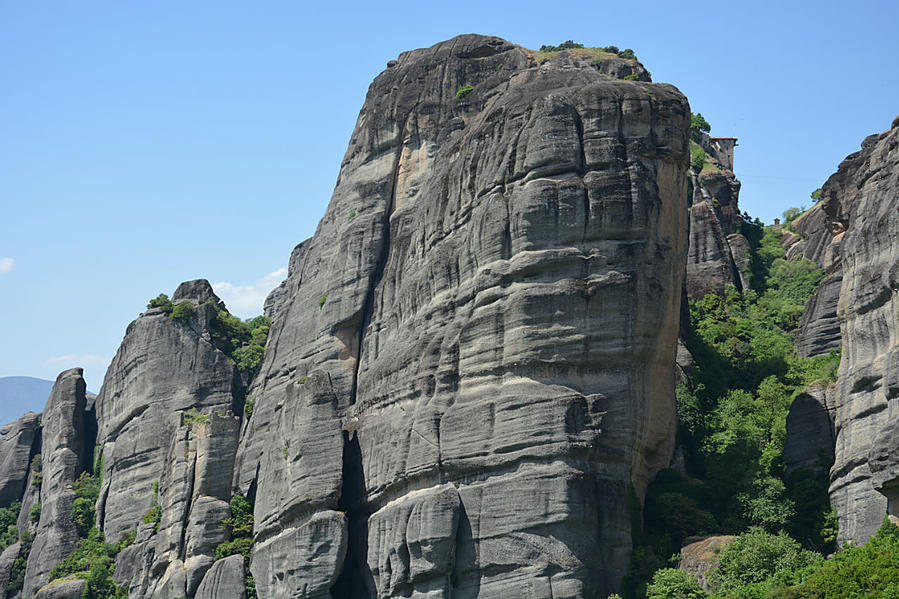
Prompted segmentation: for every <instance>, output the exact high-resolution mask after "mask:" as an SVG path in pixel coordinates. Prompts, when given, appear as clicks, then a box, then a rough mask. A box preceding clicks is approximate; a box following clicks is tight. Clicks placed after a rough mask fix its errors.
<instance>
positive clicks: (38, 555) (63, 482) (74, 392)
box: [23, 368, 93, 597]
mask: <svg viewBox="0 0 899 599" xmlns="http://www.w3.org/2000/svg"><path fill="white" fill-rule="evenodd" d="M82 374H83V370H82V369H81V368H73V369H72V370H67V371H65V372H63V373H62V374H60V375H59V377H57V379H56V384H55V385H53V391H52V392H51V393H50V398H49V399H48V400H47V407H46V408H44V412H43V417H42V426H43V438H44V443H43V449H42V451H43V452H44V453H43V454H42V456H43V480H42V483H41V494H40V496H41V518H40V521H39V522H38V525H37V531H36V533H35V536H34V544H33V545H32V546H31V554H30V555H29V557H28V566H27V568H26V569H25V585H24V587H23V588H24V596H25V597H29V596H31V594H32V590H33V589H35V588H38V587H40V586H42V585H43V584H44V583H46V582H48V580H49V574H50V571H51V570H52V569H53V566H54V565H56V564H57V563H58V562H60V561H62V560H63V559H64V558H66V557H67V556H68V555H69V553H71V552H72V550H73V549H75V545H76V543H77V542H78V538H79V536H78V529H77V528H76V527H75V523H74V522H72V517H71V516H72V505H73V504H74V501H75V492H74V491H73V490H72V485H73V484H74V482H75V481H76V480H77V479H78V476H79V475H80V474H81V473H82V472H84V471H85V470H86V469H88V468H89V466H90V460H91V456H92V454H93V443H92V441H93V440H92V439H90V438H89V435H88V431H89V430H90V427H89V425H88V423H87V413H86V412H85V397H84V392H85V383H84V378H83V377H82Z"/></svg>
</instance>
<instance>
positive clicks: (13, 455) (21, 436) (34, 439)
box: [0, 412, 41, 506]
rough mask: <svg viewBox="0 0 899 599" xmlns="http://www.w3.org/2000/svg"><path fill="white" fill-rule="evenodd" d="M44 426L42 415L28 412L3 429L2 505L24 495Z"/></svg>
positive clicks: (0, 453) (0, 450)
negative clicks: (41, 428)
mask: <svg viewBox="0 0 899 599" xmlns="http://www.w3.org/2000/svg"><path fill="white" fill-rule="evenodd" d="M40 426H41V417H40V415H39V414H35V413H34V412H28V413H27V414H25V415H24V416H22V417H21V418H19V419H18V420H17V421H15V422H11V423H9V424H7V425H6V426H4V427H3V428H2V429H0V506H5V505H9V504H10V503H12V502H13V501H19V500H20V499H21V498H22V494H23V493H24V491H25V483H26V482H27V481H28V474H29V472H30V470H31V460H32V458H33V457H34V453H35V452H34V449H35V447H36V445H37V444H38V443H39V441H40Z"/></svg>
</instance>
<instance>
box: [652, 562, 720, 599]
mask: <svg viewBox="0 0 899 599" xmlns="http://www.w3.org/2000/svg"><path fill="white" fill-rule="evenodd" d="M708 596H709V594H708V593H706V592H705V591H704V590H703V589H702V587H701V586H700V585H699V582H698V581H697V580H696V577H695V576H693V575H692V574H690V573H688V572H684V571H683V570H677V569H675V568H664V569H662V570H657V571H656V573H655V575H654V576H653V577H652V582H651V583H649V585H648V586H647V587H646V598H647V599H704V598H706V597H708Z"/></svg>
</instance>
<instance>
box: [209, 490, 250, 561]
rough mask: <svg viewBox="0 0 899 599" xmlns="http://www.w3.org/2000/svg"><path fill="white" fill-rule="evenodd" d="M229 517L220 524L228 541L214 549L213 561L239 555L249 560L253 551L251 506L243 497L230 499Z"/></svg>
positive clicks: (236, 496) (237, 496) (238, 496)
mask: <svg viewBox="0 0 899 599" xmlns="http://www.w3.org/2000/svg"><path fill="white" fill-rule="evenodd" d="M230 507H231V515H230V516H229V517H228V518H226V519H225V520H224V521H223V522H222V528H224V529H225V530H227V531H228V540H227V541H225V542H223V543H221V544H220V545H219V546H218V547H216V548H215V559H217V560H219V559H222V558H224V557H228V556H229V555H237V554H240V555H242V556H244V557H245V558H247V559H249V557H250V553H251V552H252V550H253V505H252V504H251V503H250V501H249V500H248V499H247V498H246V497H244V496H243V495H235V496H234V497H232V498H231V503H230Z"/></svg>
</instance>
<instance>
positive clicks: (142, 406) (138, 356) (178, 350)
mask: <svg viewBox="0 0 899 599" xmlns="http://www.w3.org/2000/svg"><path fill="white" fill-rule="evenodd" d="M172 301H173V302H174V303H180V302H188V303H189V304H190V305H191V306H192V307H193V311H192V313H190V314H189V315H188V316H187V317H186V318H181V319H174V318H172V317H171V316H170V315H168V314H167V313H166V312H165V311H164V310H163V309H162V308H152V309H149V310H147V311H146V312H144V313H143V314H142V315H141V316H140V317H139V318H138V319H137V320H135V321H134V322H132V323H131V324H130V325H129V326H128V330H127V332H126V334H125V339H124V340H123V341H122V345H121V346H120V347H119V350H118V353H117V354H116V356H115V358H113V360H112V363H111V364H110V366H109V370H108V371H107V373H106V378H105V380H104V381H103V387H102V389H101V391H100V394H99V396H98V397H97V400H96V405H95V409H96V414H97V420H98V423H99V431H98V445H99V447H100V449H101V450H102V456H103V464H104V469H103V487H102V489H101V493H100V500H99V501H98V504H97V507H98V509H97V517H98V522H99V523H100V524H101V526H102V529H103V530H104V531H105V533H106V537H107V539H108V540H109V541H110V542H115V541H117V540H118V539H119V538H120V537H121V536H122V535H123V534H124V533H126V532H128V531H130V530H133V529H135V528H136V527H137V526H138V524H140V522H141V520H142V518H143V516H144V514H146V513H147V511H148V510H149V509H150V508H151V507H152V502H153V487H154V484H158V483H159V482H160V481H161V480H162V479H163V477H164V475H165V474H166V472H167V468H168V467H169V462H167V461H166V454H167V452H168V451H170V448H171V446H172V442H173V438H174V437H175V434H176V431H178V430H179V423H180V421H181V418H182V414H183V413H184V412H186V411H188V410H197V411H199V412H201V413H205V414H209V413H212V412H215V411H220V412H228V411H231V412H235V411H238V410H239V409H240V408H241V406H242V391H241V381H240V376H239V373H238V371H237V368H236V366H235V365H234V363H233V362H232V361H231V360H230V359H229V358H228V357H227V356H226V355H225V354H224V353H223V352H222V351H220V350H219V349H218V348H217V347H216V345H215V336H216V335H217V334H218V333H217V331H216V330H215V326H216V324H215V322H216V321H215V319H216V316H217V314H218V310H219V309H220V308H221V307H222V306H223V304H221V301H220V300H219V299H218V298H217V297H216V296H215V294H214V293H213V292H212V288H211V287H210V286H209V283H208V282H206V281H205V280H198V281H189V282H187V283H183V284H182V285H181V286H180V287H178V289H177V290H176V291H175V294H174V295H173V297H172Z"/></svg>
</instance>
